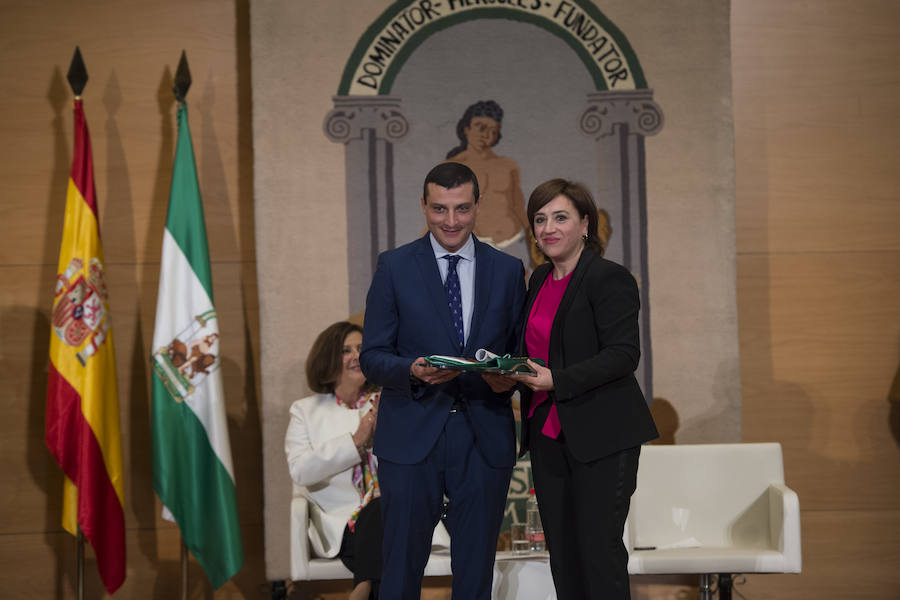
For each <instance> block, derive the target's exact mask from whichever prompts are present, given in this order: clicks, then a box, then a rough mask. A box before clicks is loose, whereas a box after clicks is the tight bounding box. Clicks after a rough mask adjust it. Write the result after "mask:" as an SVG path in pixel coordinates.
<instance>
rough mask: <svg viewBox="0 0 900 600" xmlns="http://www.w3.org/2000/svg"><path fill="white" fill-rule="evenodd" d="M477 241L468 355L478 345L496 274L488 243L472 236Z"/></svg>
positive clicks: (465, 352)
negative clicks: (473, 304) (492, 282)
mask: <svg viewBox="0 0 900 600" xmlns="http://www.w3.org/2000/svg"><path fill="white" fill-rule="evenodd" d="M472 238H473V240H474V242H475V290H474V291H475V293H474V296H475V300H474V303H475V306H474V310H473V311H472V324H471V325H470V327H469V340H468V341H467V342H466V347H465V351H464V352H463V354H465V355H466V356H468V355H470V354H473V348H474V347H475V346H477V345H478V342H477V340H476V339H475V338H476V337H477V335H476V334H477V333H478V332H479V331H480V330H481V322H482V321H483V320H484V314H485V312H486V311H487V305H488V299H489V297H490V293H491V279H492V278H493V276H494V275H493V274H494V261H493V260H491V254H490V252H488V250H487V245H486V244H483V243H482V242H479V241H478V239H477V238H475V236H474V235H473V236H472Z"/></svg>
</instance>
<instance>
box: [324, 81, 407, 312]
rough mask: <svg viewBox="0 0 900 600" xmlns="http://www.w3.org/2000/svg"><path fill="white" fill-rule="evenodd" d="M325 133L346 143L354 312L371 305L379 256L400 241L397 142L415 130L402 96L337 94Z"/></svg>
mask: <svg viewBox="0 0 900 600" xmlns="http://www.w3.org/2000/svg"><path fill="white" fill-rule="evenodd" d="M323 127H324V129H325V135H326V136H327V137H328V139H329V140H331V141H332V142H335V143H340V144H344V148H345V152H344V162H345V172H346V175H345V177H346V185H347V240H348V244H347V262H348V265H347V266H348V274H349V276H350V314H356V313H358V312H361V311H363V310H364V309H365V306H366V292H367V291H368V289H369V284H370V283H371V281H372V275H373V274H374V273H375V265H376V262H377V260H378V254H379V253H380V252H383V251H385V250H389V249H391V248H394V247H395V245H396V234H395V231H394V229H395V224H394V223H395V219H394V210H395V208H394V142H397V141H400V140H402V139H403V138H404V137H406V135H407V133H409V123H408V122H407V120H406V117H404V116H403V114H402V113H401V112H400V99H399V98H396V97H391V96H335V97H334V109H333V110H331V112H329V113H328V114H327V115H326V116H325V123H324V124H323Z"/></svg>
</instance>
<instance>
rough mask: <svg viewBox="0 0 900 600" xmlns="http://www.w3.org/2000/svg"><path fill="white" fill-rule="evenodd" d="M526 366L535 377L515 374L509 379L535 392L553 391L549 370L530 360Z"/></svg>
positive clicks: (551, 374) (551, 376)
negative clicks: (533, 371)
mask: <svg viewBox="0 0 900 600" xmlns="http://www.w3.org/2000/svg"><path fill="white" fill-rule="evenodd" d="M528 366H530V367H531V368H532V369H534V370H535V372H536V373H537V376H534V375H525V374H524V373H517V374H515V375H510V377H511V378H513V379H515V380H516V381H518V382H519V383H524V384H525V385H527V386H528V387H530V388H531V389H533V390H534V391H536V392H542V391H543V392H549V391H551V390H552V389H553V373H551V372H550V369H548V368H547V367H542V366H541V365H539V364H537V363H536V362H534V361H532V360H531V359H529V360H528Z"/></svg>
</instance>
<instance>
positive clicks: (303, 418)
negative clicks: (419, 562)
mask: <svg viewBox="0 0 900 600" xmlns="http://www.w3.org/2000/svg"><path fill="white" fill-rule="evenodd" d="M371 409H372V405H371V404H369V403H367V404H365V405H364V406H362V407H360V408H359V409H358V410H352V409H348V408H347V407H345V406H341V405H339V404H338V403H337V400H336V399H335V396H334V394H316V395H315V396H310V397H308V398H303V399H302V400H297V401H296V402H294V403H293V404H292V405H291V410H290V414H291V421H290V423H289V424H288V428H287V434H286V435H285V439H284V451H285V454H286V455H287V463H288V470H289V471H290V473H291V479H293V480H294V484H295V485H298V486H300V487H301V491H302V493H303V495H304V496H305V497H306V498H307V499H308V500H309V502H310V509H309V530H308V534H309V541H310V545H311V546H312V550H313V553H315V555H316V556H320V557H324V558H332V557H334V556H337V554H338V551H339V550H340V549H341V540H342V539H343V535H344V527H345V526H346V525H347V520H348V519H349V518H350V515H351V513H352V512H353V511H354V510H355V509H356V508H357V507H358V506H359V490H357V488H356V486H355V485H353V480H352V477H353V467H354V466H356V465H357V464H359V453H358V452H357V451H356V446H355V445H354V443H353V438H352V437H351V436H352V434H353V432H354V431H356V429H357V427H359V422H360V419H361V418H362V417H363V415H365V414H366V413H368V412H369V411H370V410H371ZM432 545H433V546H441V547H448V546H449V545H450V536H449V535H448V534H447V531H446V529H444V525H443V523H440V522H439V523H438V526H437V527H436V528H435V532H434V536H433V538H432Z"/></svg>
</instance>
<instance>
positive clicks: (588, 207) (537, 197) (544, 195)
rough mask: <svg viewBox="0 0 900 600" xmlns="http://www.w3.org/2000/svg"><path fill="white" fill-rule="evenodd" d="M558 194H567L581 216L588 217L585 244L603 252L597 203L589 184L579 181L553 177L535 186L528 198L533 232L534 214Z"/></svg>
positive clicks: (599, 252)
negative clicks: (599, 234)
mask: <svg viewBox="0 0 900 600" xmlns="http://www.w3.org/2000/svg"><path fill="white" fill-rule="evenodd" d="M557 196H565V197H566V198H568V199H569V200H571V202H572V205H573V206H574V207H575V210H577V211H578V215H579V217H581V218H582V219H583V218H584V217H587V219H588V226H587V236H588V237H587V240H586V241H585V243H584V245H585V246H586V247H587V248H590V249H592V250H593V251H595V252H597V253H598V254H603V242H602V241H601V240H600V237H599V236H598V235H597V233H598V231H597V227H598V222H599V220H598V218H597V205H596V204H594V198H593V197H592V196H591V193H590V192H589V191H588V189H587V186H585V185H584V184H583V183H579V182H577V181H567V180H565V179H551V180H549V181H545V182H544V183H542V184H540V185H539V186H537V187H536V188H534V191H533V192H531V196H530V197H529V198H528V222H529V223H531V234H532V235H534V215H535V214H536V213H537V211H539V210H541V209H542V208H544V206H545V205H546V204H547V203H548V202H550V201H551V200H553V199H554V198H556V197H557Z"/></svg>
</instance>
